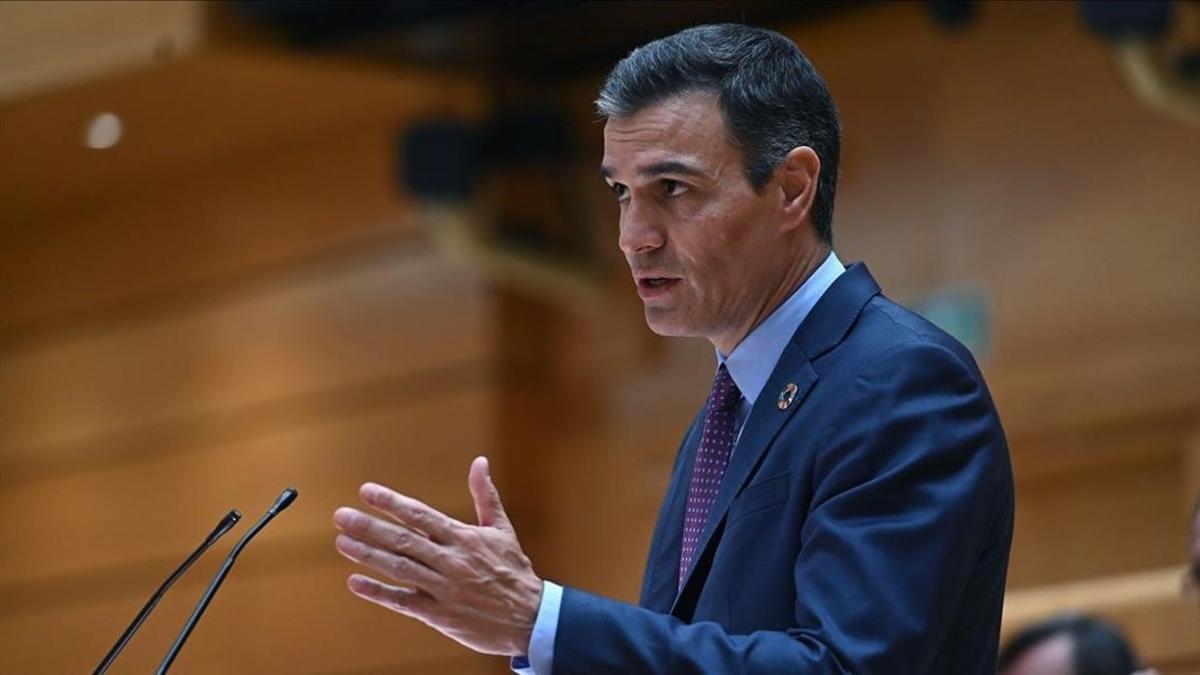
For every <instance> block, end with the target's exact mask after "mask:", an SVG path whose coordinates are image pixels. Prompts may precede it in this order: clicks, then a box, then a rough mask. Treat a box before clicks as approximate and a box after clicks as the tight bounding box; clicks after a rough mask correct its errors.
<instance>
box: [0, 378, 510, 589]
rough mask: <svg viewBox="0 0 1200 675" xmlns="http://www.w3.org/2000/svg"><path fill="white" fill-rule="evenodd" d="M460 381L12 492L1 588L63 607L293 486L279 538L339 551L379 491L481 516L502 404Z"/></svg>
mask: <svg viewBox="0 0 1200 675" xmlns="http://www.w3.org/2000/svg"><path fill="white" fill-rule="evenodd" d="M457 375H458V377H459V378H461V379H460V382H461V384H460V385H459V386H457V387H454V388H449V390H447V389H448V388H446V387H444V386H443V387H440V388H438V389H432V390H431V391H427V392H412V393H409V392H398V395H395V396H391V397H381V398H380V400H378V401H373V402H363V403H365V405H363V406H362V407H361V409H360V410H358V411H355V412H349V413H345V412H341V411H337V410H333V411H328V412H325V413H324V414H322V412H321V411H314V412H313V414H312V415H311V416H310V419H308V420H294V421H293V422H291V423H289V424H287V425H285V426H283V427H281V428H278V429H273V430H269V431H267V432H266V433H262V434H254V435H251V436H250V437H249V438H244V439H230V440H228V441H226V442H224V443H222V444H221V445H218V446H214V447H211V448H198V449H191V448H184V449H177V448H173V447H170V446H167V447H162V448H157V449H156V450H157V452H156V454H155V456H153V457H150V458H147V459H144V460H142V461H137V462H132V463H119V462H116V463H113V464H112V465H110V466H107V467H102V468H96V469H93V470H89V471H86V472H80V473H66V474H64V475H60V476H55V477H48V478H44V479H40V480H35V481H31V482H28V483H25V484H19V485H16V486H11V485H9V486H5V488H4V490H3V494H0V542H3V543H2V545H0V548H2V549H3V551H4V554H3V556H2V557H0V585H4V586H6V587H7V588H8V589H9V591H14V590H16V589H15V588H14V584H18V583H20V584H25V585H29V584H33V585H39V584H40V585H44V586H45V588H46V591H45V592H46V594H47V596H46V599H47V600H49V599H51V598H53V597H54V596H55V595H56V594H55V593H54V592H53V586H54V584H53V583H52V582H53V580H54V579H56V578H58V577H67V576H73V575H81V574H86V573H87V572H88V571H89V570H94V569H103V568H110V569H111V568H119V567H122V566H128V565H136V564H137V563H138V562H139V561H144V560H150V559H153V560H159V559H164V558H166V559H171V558H176V557H177V558H179V559H180V560H182V559H183V557H184V556H185V555H186V553H187V552H188V551H189V550H190V549H191V548H192V547H194V546H195V545H196V544H198V543H199V541H200V539H201V538H202V537H203V536H204V535H205V534H207V533H208V531H209V530H211V528H212V527H213V525H215V524H216V521H217V520H218V519H219V518H220V517H221V516H222V515H223V514H224V513H225V511H227V510H228V509H229V508H233V507H235V506H236V507H238V508H239V509H240V510H241V511H242V513H243V515H244V516H245V517H246V518H247V519H249V522H253V520H254V519H256V518H257V517H258V516H259V515H261V512H262V511H263V510H265V509H266V507H267V506H269V505H270V504H271V502H272V501H273V500H274V499H275V497H276V496H277V495H278V494H279V492H280V491H281V490H282V489H283V488H285V487H287V486H289V485H294V486H295V487H297V488H298V489H299V490H300V494H301V497H300V499H299V500H297V502H296V505H295V506H294V507H293V508H292V509H290V510H289V511H288V512H287V513H286V514H285V515H284V516H281V517H280V519H279V521H278V522H277V523H275V524H274V525H272V527H271V530H270V531H268V534H269V536H270V537H271V538H272V539H275V540H278V541H280V542H289V541H292V542H301V541H310V540H312V539H314V538H318V539H319V538H325V539H328V541H326V542H324V547H325V548H329V547H330V546H332V544H331V542H332V537H333V529H332V527H333V526H332V524H331V520H330V519H331V516H332V513H333V509H335V508H337V507H338V506H340V505H343V504H358V497H357V490H358V486H359V485H360V484H361V483H362V482H364V481H366V480H376V481H381V482H385V483H387V484H390V485H393V486H395V487H396V488H397V489H402V490H405V491H409V493H410V494H413V495H414V496H419V497H420V498H422V499H425V500H426V501H429V502H430V503H433V504H437V505H438V506H439V507H442V508H445V509H447V510H452V511H455V512H457V513H464V514H465V513H473V511H472V509H471V501H470V497H469V495H468V494H467V488H466V471H467V467H468V466H469V465H470V462H471V459H472V458H473V457H475V456H476V455H479V454H484V453H487V452H489V451H490V450H491V448H490V442H491V441H490V439H491V438H492V436H493V434H494V424H493V421H492V410H493V407H494V394H493V393H492V391H491V389H490V387H489V385H488V383H487V380H486V379H485V378H482V377H478V376H476V377H471V376H470V373H458V374H457ZM182 433H183V435H186V431H183V432H182ZM30 514H36V523H37V527H36V528H30V527H29V523H30V520H29V518H30ZM98 535H99V536H98ZM85 542H86V544H87V545H86V555H81V554H80V553H81V544H83V543H85ZM115 571H116V569H114V572H115Z"/></svg>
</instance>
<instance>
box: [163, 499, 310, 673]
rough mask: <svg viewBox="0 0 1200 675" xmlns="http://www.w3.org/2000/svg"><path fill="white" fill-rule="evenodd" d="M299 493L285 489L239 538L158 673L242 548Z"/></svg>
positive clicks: (167, 664) (172, 657)
mask: <svg viewBox="0 0 1200 675" xmlns="http://www.w3.org/2000/svg"><path fill="white" fill-rule="evenodd" d="M299 494H300V493H299V492H297V491H296V489H295V488H288V489H286V490H284V491H283V494H281V495H279V499H276V500H275V503H274V504H273V505H271V508H269V509H267V512H266V513H264V514H263V516H262V518H259V519H258V522H257V523H255V524H254V527H251V528H250V529H249V530H248V531H247V532H246V534H244V535H242V538H241V539H239V540H238V542H237V543H236V544H234V546H233V549H232V550H231V551H230V552H229V555H228V556H226V558H225V562H224V563H222V564H221V569H219V570H217V574H216V576H214V577H213V580H212V581H211V582H210V583H209V584H208V588H206V589H205V590H204V595H202V596H200V601H199V602H197V603H196V609H195V610H193V611H192V616H191V617H189V618H188V620H187V623H185V624H184V625H183V629H182V630H180V631H179V636H178V637H176V638H175V643H174V644H172V645H171V649H170V650H168V651H167V655H166V656H164V657H163V660H162V663H160V664H159V665H158V670H157V671H155V673H156V675H165V674H166V672H167V669H168V668H170V667H171V663H173V662H174V661H175V657H176V656H178V655H179V650H180V649H183V643H184V642H186V641H187V639H188V636H189V635H191V634H192V630H193V629H194V628H195V627H196V624H197V623H198V622H199V621H200V617H201V615H203V614H204V610H205V609H208V603H210V602H212V599H213V596H214V595H216V593H217V589H218V588H220V587H221V583H222V582H224V581H225V577H226V576H228V575H229V570H231V569H232V568H233V563H234V561H235V560H237V557H238V556H239V555H240V554H241V552H242V549H244V548H246V544H248V543H249V542H250V540H251V539H253V538H254V535H256V534H258V533H259V531H260V530H262V529H263V528H264V527H266V526H267V523H269V522H271V519H273V518H274V517H275V516H277V515H279V512H280V511H283V510H284V509H286V508H287V507H288V506H290V505H291V503H292V502H293V501H295V500H296V497H297V496H299Z"/></svg>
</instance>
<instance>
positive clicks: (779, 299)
mask: <svg viewBox="0 0 1200 675" xmlns="http://www.w3.org/2000/svg"><path fill="white" fill-rule="evenodd" d="M832 250H833V249H832V247H830V245H829V244H826V243H824V242H819V243H817V244H816V245H815V246H809V247H806V249H805V251H804V253H802V254H801V256H800V259H799V260H797V261H795V264H793V265H789V266H788V268H787V270H786V271H785V272H784V274H783V275H782V276H781V277H780V279H779V283H777V284H775V286H774V288H773V289H772V290H771V292H770V293H767V294H766V295H764V296H763V300H762V302H761V303H760V304H759V305H758V307H757V308H756V311H755V312H754V314H753V315H752V316H751V317H750V318H749V320H748V321H747V322H745V323H744V324H743V325H742V326H740V327H739V328H738V329H737V330H735V331H733V332H731V333H730V336H731V337H721V338H714V339H711V340H710V342H712V344H713V346H714V347H716V348H717V349H718V350H719V351H720V352H721V353H722V354H725V355H726V356H728V355H729V354H732V353H733V350H734V349H735V348H736V347H737V346H738V345H739V344H741V342H742V340H744V339H746V336H747V335H749V334H750V333H751V332H753V331H754V329H755V328H758V326H759V324H761V323H762V322H763V321H764V320H766V318H767V317H769V316H771V313H772V312H774V311H775V310H776V309H779V306H780V305H782V304H783V303H784V301H785V300H787V299H788V298H789V297H791V296H792V294H793V293H795V292H796V290H797V289H799V288H800V286H801V285H802V284H804V282H805V281H808V278H809V277H811V276H812V275H813V272H815V271H816V270H817V268H818V267H820V266H821V263H823V262H825V259H826V258H828V257H829V254H830V252H832Z"/></svg>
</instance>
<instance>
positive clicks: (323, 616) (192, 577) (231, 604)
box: [0, 501, 505, 674]
mask: <svg viewBox="0 0 1200 675" xmlns="http://www.w3.org/2000/svg"><path fill="white" fill-rule="evenodd" d="M300 503H301V502H299V501H298V502H297V504H298V505H299V504H300ZM289 515H290V516H293V517H294V516H295V514H284V515H282V516H280V518H281V519H283V518H287V517H288V516H289ZM279 524H282V522H281V523H279ZM276 534H277V533H276ZM271 536H272V532H271V530H269V529H268V530H264V532H263V534H262V535H261V537H262V538H263V539H267V538H269V537H271ZM258 543H259V544H262V543H266V542H264V541H260V542H258ZM214 552H215V551H214ZM219 564H220V558H219V557H218V556H210V557H209V558H207V559H205V560H204V561H202V562H201V563H198V564H197V565H196V566H195V567H194V568H193V569H192V570H191V571H190V572H189V574H188V575H187V577H186V578H185V579H184V580H181V582H180V583H179V585H178V586H177V587H176V588H175V589H174V590H173V592H172V593H170V594H169V595H168V596H167V597H166V598H165V599H164V600H163V602H162V603H161V604H160V605H159V607H158V609H157V610H156V612H155V614H154V615H153V616H152V617H151V618H150V620H148V621H147V622H146V624H145V625H144V626H143V629H142V630H141V631H139V633H138V635H137V636H136V637H135V639H134V641H133V642H132V643H131V644H130V646H129V648H128V650H127V651H126V653H124V654H123V655H122V658H121V660H120V661H119V662H118V666H117V667H114V668H113V670H112V672H114V673H146V672H153V668H154V666H156V665H157V663H158V661H159V660H160V659H161V658H162V655H163V654H164V653H165V652H166V650H167V648H168V647H169V646H170V644H171V642H172V640H173V639H174V637H175V634H176V633H177V632H178V630H179V628H180V626H182V624H183V622H184V621H185V620H186V618H187V616H188V615H189V614H190V613H191V608H192V605H194V604H195V601H196V599H197V598H198V596H199V594H200V592H201V591H202V589H203V588H204V586H205V585H206V584H207V583H208V579H209V578H211V576H212V574H213V573H214V572H215V571H216V567H217V566H219ZM163 569H164V570H165V571H163V572H162V575H163V576H165V574H166V571H169V569H170V566H165V567H164V568H163ZM350 570H351V565H350V564H349V563H345V562H342V561H341V560H340V559H336V554H333V553H330V556H329V558H328V559H326V560H322V561H313V562H309V564H307V565H304V566H301V567H293V568H288V567H282V568H281V567H280V566H279V565H277V564H276V561H274V560H271V559H270V558H269V557H268V556H265V555H263V551H261V550H259V549H258V547H255V546H251V547H249V548H247V549H246V553H245V554H244V555H243V556H242V558H240V559H239V563H238V565H237V566H235V567H234V569H233V571H232V573H231V574H230V576H229V578H228V580H227V582H226V583H225V584H224V585H223V586H222V589H221V592H220V594H219V595H217V597H216V598H215V599H214V600H213V603H212V605H211V606H210V607H209V609H208V611H207V612H206V613H205V616H204V620H203V622H202V623H201V624H200V625H199V627H198V628H197V629H196V631H195V633H193V635H192V637H191V638H190V639H189V641H188V643H187V645H186V646H185V647H184V650H183V651H182V652H181V655H180V657H179V660H178V661H177V665H176V666H175V668H177V669H178V671H179V672H181V673H186V672H245V673H278V672H288V673H313V674H318V673H358V672H377V671H381V672H401V673H403V672H455V673H458V672H461V673H464V674H468V673H482V672H492V673H497V672H502V669H503V666H504V665H505V664H504V663H501V661H502V660H501V659H496V658H488V657H475V656H471V655H469V654H466V653H464V650H462V649H461V648H459V647H458V646H457V645H455V644H454V643H452V642H450V641H449V640H446V639H445V638H442V637H441V636H439V635H437V634H436V633H434V632H433V631H432V630H430V629H429V628H426V627H425V626H423V625H421V624H420V623H418V622H415V621H411V620H408V619H406V618H404V617H401V616H398V615H391V614H390V613H389V612H388V611H387V610H384V609H382V608H379V607H377V606H375V605H371V604H369V603H366V602H363V601H361V600H359V599H358V598H356V597H354V596H353V595H352V594H351V593H350V592H349V591H348V590H346V586H345V578H346V576H347V575H348V574H349V573H350ZM158 582H159V580H158V579H156V578H154V577H148V578H146V579H144V580H143V584H142V589H140V590H139V591H137V592H130V593H126V594H123V595H122V596H120V597H117V598H109V599H104V600H101V601H96V602H93V603H90V604H77V605H69V606H51V607H47V608H45V609H41V610H33V611H24V612H21V613H19V614H7V613H5V614H2V615H0V670H3V671H4V672H6V673H76V672H88V671H89V670H90V669H92V668H94V667H95V666H96V664H97V663H99V661H100V659H101V658H102V657H103V656H104V654H105V653H106V652H107V650H108V648H109V647H110V646H111V644H112V642H113V641H114V640H115V639H116V638H117V636H119V635H120V633H121V631H122V630H123V629H124V627H125V625H126V624H127V623H128V621H129V619H131V618H132V617H133V615H134V614H136V613H137V610H138V609H139V608H140V607H141V605H142V603H143V602H144V601H145V598H146V597H147V596H148V595H149V593H150V592H151V591H152V590H153V588H154V586H155V585H157V583H158ZM97 583H102V580H99V579H98V580H97ZM392 668H394V669H395V670H390V669H392ZM410 668H411V670H410ZM443 668H445V669H443ZM173 670H174V669H173Z"/></svg>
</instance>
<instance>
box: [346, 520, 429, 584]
mask: <svg viewBox="0 0 1200 675" xmlns="http://www.w3.org/2000/svg"><path fill="white" fill-rule="evenodd" d="M334 547H335V548H337V550H338V553H341V554H342V555H344V556H346V557H347V558H349V559H351V560H353V561H354V562H356V563H360V564H363V565H366V566H367V567H370V568H371V569H373V570H375V571H376V572H379V573H380V574H383V575H385V576H387V577H388V578H390V579H392V580H393V581H396V582H397V583H399V584H400V585H402V586H406V587H408V588H412V589H416V590H419V591H423V592H425V593H427V594H436V593H438V592H440V591H442V590H443V589H444V588H445V586H446V579H445V578H444V577H443V576H442V575H440V574H438V573H437V572H435V571H433V570H431V569H429V568H428V567H426V566H424V565H422V564H421V563H419V562H417V561H416V560H413V559H412V558H406V557H404V556H402V555H396V554H395V553H392V552H391V551H386V550H384V549H381V548H378V547H376V546H372V545H371V544H369V543H367V542H365V541H362V540H360V539H355V538H354V537H351V536H350V535H348V534H339V535H338V536H337V539H336V540H335V541H334ZM364 578H365V577H364ZM376 583H378V582H376ZM351 590H354V589H353V588H351Z"/></svg>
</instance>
